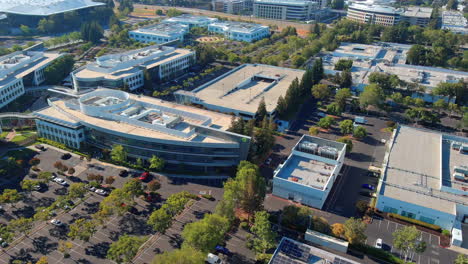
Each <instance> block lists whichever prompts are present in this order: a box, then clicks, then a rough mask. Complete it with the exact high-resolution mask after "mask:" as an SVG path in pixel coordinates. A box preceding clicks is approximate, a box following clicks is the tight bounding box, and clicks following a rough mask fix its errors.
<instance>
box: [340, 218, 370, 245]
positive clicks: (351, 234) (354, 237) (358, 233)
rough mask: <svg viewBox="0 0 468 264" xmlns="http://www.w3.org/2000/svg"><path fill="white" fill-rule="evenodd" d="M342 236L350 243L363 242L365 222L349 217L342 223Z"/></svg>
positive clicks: (364, 238) (364, 239)
mask: <svg viewBox="0 0 468 264" xmlns="http://www.w3.org/2000/svg"><path fill="white" fill-rule="evenodd" d="M344 230H345V232H344V236H345V237H346V239H347V240H348V241H349V243H351V244H363V243H364V242H365V241H366V238H367V236H366V235H365V234H364V231H365V230H366V224H365V223H364V222H362V221H361V220H360V219H356V218H353V217H351V218H350V219H348V220H346V222H345V223H344Z"/></svg>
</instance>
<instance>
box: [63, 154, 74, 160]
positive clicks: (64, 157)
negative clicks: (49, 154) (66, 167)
mask: <svg viewBox="0 0 468 264" xmlns="http://www.w3.org/2000/svg"><path fill="white" fill-rule="evenodd" d="M71 156H72V155H71V154H70V153H65V154H63V155H62V159H63V160H67V159H70V158H71Z"/></svg>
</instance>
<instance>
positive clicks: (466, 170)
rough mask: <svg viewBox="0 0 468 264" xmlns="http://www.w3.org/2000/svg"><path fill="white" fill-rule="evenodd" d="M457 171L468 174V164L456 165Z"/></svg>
mask: <svg viewBox="0 0 468 264" xmlns="http://www.w3.org/2000/svg"><path fill="white" fill-rule="evenodd" d="M454 170H455V172H458V173H462V174H464V175H468V166H455V169H454Z"/></svg>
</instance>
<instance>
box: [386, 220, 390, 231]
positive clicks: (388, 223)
mask: <svg viewBox="0 0 468 264" xmlns="http://www.w3.org/2000/svg"><path fill="white" fill-rule="evenodd" d="M389 225H390V221H387V231H389V230H388V226H389Z"/></svg>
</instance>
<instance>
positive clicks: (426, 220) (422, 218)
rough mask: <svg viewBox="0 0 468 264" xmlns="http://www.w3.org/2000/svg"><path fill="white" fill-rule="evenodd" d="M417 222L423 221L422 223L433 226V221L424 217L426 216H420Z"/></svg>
mask: <svg viewBox="0 0 468 264" xmlns="http://www.w3.org/2000/svg"><path fill="white" fill-rule="evenodd" d="M419 220H421V221H423V222H426V223H429V224H434V223H435V219H432V218H429V217H426V216H422V215H421V217H419Z"/></svg>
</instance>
